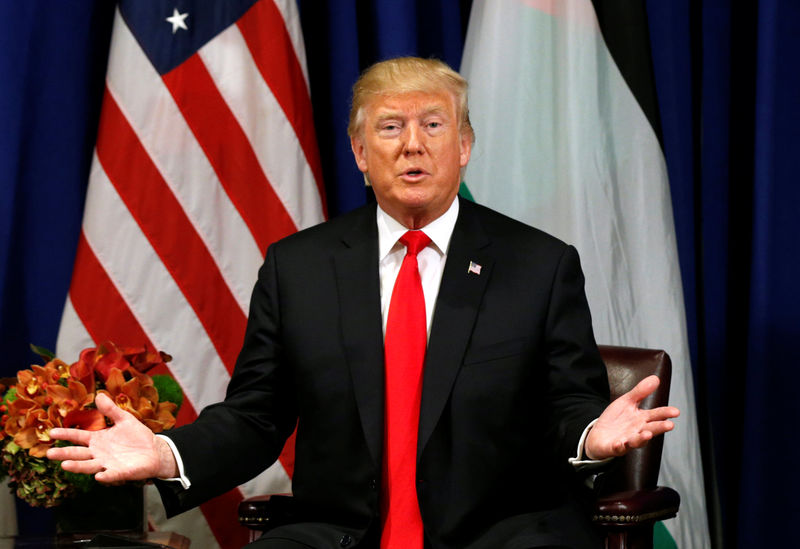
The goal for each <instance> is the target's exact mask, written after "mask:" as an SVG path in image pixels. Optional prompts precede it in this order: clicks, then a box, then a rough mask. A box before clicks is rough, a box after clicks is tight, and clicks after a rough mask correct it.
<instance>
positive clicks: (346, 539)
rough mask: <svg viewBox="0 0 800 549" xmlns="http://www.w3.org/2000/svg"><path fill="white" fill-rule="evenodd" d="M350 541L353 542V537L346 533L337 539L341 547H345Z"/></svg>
mask: <svg viewBox="0 0 800 549" xmlns="http://www.w3.org/2000/svg"><path fill="white" fill-rule="evenodd" d="M351 543H353V538H351V537H350V536H349V535H348V534H345V535H343V536H342V539H340V540H339V545H341V546H342V547H347V546H348V545H350V544H351Z"/></svg>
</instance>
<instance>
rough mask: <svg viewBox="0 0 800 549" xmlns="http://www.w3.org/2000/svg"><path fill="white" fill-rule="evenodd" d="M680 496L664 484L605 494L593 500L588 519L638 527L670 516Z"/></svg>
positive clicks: (677, 505)
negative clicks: (650, 487) (592, 509)
mask: <svg viewBox="0 0 800 549" xmlns="http://www.w3.org/2000/svg"><path fill="white" fill-rule="evenodd" d="M680 503H681V498H680V496H679V495H678V492H676V491H675V490H673V489H672V488H668V487H666V486H658V487H656V488H652V489H646V490H631V491H628V492H616V493H613V494H608V495H605V496H603V497H601V498H598V500H597V501H596V503H595V508H594V512H593V514H592V522H594V523H595V524H599V525H602V526H621V527H624V526H638V525H642V524H646V523H652V522H655V521H658V520H664V519H668V518H672V517H674V516H675V515H676V514H677V513H678V507H680Z"/></svg>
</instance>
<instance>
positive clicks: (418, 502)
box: [48, 58, 678, 549]
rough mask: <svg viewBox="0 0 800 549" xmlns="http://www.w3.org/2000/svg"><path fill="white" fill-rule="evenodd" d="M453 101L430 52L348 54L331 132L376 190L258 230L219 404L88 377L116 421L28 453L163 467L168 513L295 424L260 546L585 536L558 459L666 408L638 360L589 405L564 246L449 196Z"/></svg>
mask: <svg viewBox="0 0 800 549" xmlns="http://www.w3.org/2000/svg"><path fill="white" fill-rule="evenodd" d="M467 112H468V111H467V101H466V82H465V81H464V80H463V79H462V78H461V77H460V76H459V75H458V74H457V73H455V72H454V71H452V70H451V69H450V68H449V67H447V66H446V65H444V64H443V63H441V62H438V61H434V60H423V59H415V58H402V59H394V60H389V61H385V62H382V63H379V64H377V65H375V66H373V67H372V68H370V69H368V70H367V71H366V72H365V73H364V74H363V75H362V77H361V78H360V79H359V81H358V82H357V83H356V84H355V86H354V93H353V107H352V110H351V120H350V126H349V129H348V131H349V133H350V137H351V143H352V149H353V154H354V156H355V160H356V163H357V165H358V167H359V169H360V170H361V171H362V172H363V173H364V175H365V178H366V180H367V181H368V183H370V184H371V185H372V187H373V189H374V191H375V197H376V200H377V206H375V205H370V206H366V207H364V208H361V209H359V210H356V211H355V212H352V213H350V214H347V215H345V216H342V217H340V218H338V219H335V220H333V221H330V222H328V223H325V224H322V225H319V226H316V227H313V228H311V229H308V230H306V231H302V232H300V233H297V234H295V235H292V236H290V237H288V238H286V239H284V240H282V241H280V242H278V243H276V244H274V245H273V246H271V247H270V249H269V250H268V252H267V258H266V261H265V263H264V265H263V267H262V268H261V270H260V272H259V277H258V282H257V283H256V286H255V289H254V291H253V297H252V301H251V308H250V316H249V321H248V327H247V333H246V336H245V341H244V345H243V348H242V351H241V354H240V356H239V359H238V361H237V365H236V370H235V372H234V374H233V376H232V378H231V382H230V385H229V387H228V393H227V397H226V400H225V402H223V403H220V404H217V405H214V406H211V407H209V408H207V409H206V410H204V411H203V412H202V414H201V415H200V417H199V418H198V419H197V421H196V422H195V423H193V424H192V425H190V426H186V427H183V428H179V429H175V430H173V431H171V432H170V433H168V435H167V436H168V437H169V438H168V439H166V438H156V437H154V436H153V435H152V434H151V433H149V431H148V430H147V429H146V428H143V427H142V426H141V425H139V424H138V422H136V420H135V419H133V418H132V417H130V416H128V415H127V414H125V413H124V412H122V411H121V410H119V409H117V408H115V407H114V406H113V405H112V404H111V403H110V401H109V400H108V399H105V398H103V397H98V399H97V405H98V408H99V409H100V410H101V411H102V412H103V413H105V414H106V415H107V416H108V417H109V418H110V419H111V420H112V421H113V422H114V424H115V425H114V427H112V428H111V429H107V430H104V431H98V432H94V433H88V432H82V431H74V430H65V429H54V430H53V431H52V433H51V434H52V436H53V437H54V438H61V439H65V440H70V441H73V442H76V443H78V444H82V445H84V447H80V446H77V447H70V448H57V449H51V450H50V451H49V452H48V457H50V458H52V459H66V460H68V461H65V462H64V463H63V467H64V468H65V469H67V470H71V471H76V472H85V473H97V474H96V478H97V479H98V480H100V481H103V482H115V481H120V480H129V479H135V478H140V479H141V478H151V477H159V478H162V479H169V478H174V477H179V476H180V477H181V483H179V482H176V481H172V482H170V483H160V488H161V492H162V497H163V499H164V503H165V506H166V508H167V511H168V512H169V513H176V512H180V511H181V510H184V509H186V508H189V507H192V506H194V505H197V504H199V503H201V502H202V501H204V500H206V499H208V498H210V497H213V496H214V495H216V494H219V493H221V492H223V491H225V490H228V489H230V488H231V487H233V486H235V485H236V484H239V483H241V482H244V481H246V480H248V479H249V478H251V477H253V476H255V475H256V474H257V473H259V472H260V471H261V470H263V469H264V468H265V467H267V466H268V465H270V464H271V463H272V462H273V461H274V460H275V459H277V457H278V454H279V452H280V450H281V448H282V445H283V443H284V441H285V439H286V437H287V436H288V435H289V434H290V433H291V431H292V429H293V428H294V427H295V424H297V440H296V463H295V474H294V479H293V492H294V501H295V504H296V512H295V516H296V517H297V520H298V522H297V523H294V524H289V525H285V526H281V527H278V528H275V529H273V530H272V531H270V532H268V533H267V534H266V536H265V537H264V538H262V540H260V541H259V542H258V543H260V544H261V546H263V547H269V548H277V547H314V548H320V547H344V546H353V547H356V546H357V547H378V546H380V547H381V548H402V549H406V548H416V549H422V547H423V545H425V546H426V547H431V548H459V549H461V548H473V549H479V548H491V549H494V548H502V547H508V548H512V547H513V548H526V547H594V546H596V545H597V540H596V539H595V537H594V533H593V532H592V529H591V526H590V525H589V524H588V521H587V518H586V516H585V514H584V513H583V512H582V510H581V508H580V505H579V503H578V498H577V497H576V492H577V488H576V486H577V485H578V484H579V482H578V481H579V480H580V478H581V473H580V471H578V470H577V469H576V467H575V466H574V465H571V464H570V463H569V462H570V461H572V462H573V463H578V464H581V463H583V459H584V458H585V459H587V460H602V459H606V458H611V457H613V456H618V455H622V454H624V453H625V452H626V451H627V450H628V449H629V448H632V447H638V446H641V445H643V444H645V443H646V442H647V441H648V440H649V439H650V438H652V436H654V435H658V434H661V433H663V432H665V431H668V430H670V429H672V427H673V424H672V422H671V421H670V418H672V417H676V416H677V415H678V411H677V410H676V409H675V408H671V407H667V408H662V409H658V410H651V411H643V410H640V409H639V408H638V404H639V402H640V401H641V400H642V399H643V398H644V397H645V396H646V395H648V394H649V393H650V392H652V390H653V389H654V388H655V387H656V385H657V384H658V380H657V379H655V378H648V379H646V380H644V381H643V382H642V383H641V384H640V385H639V386H637V388H635V389H634V390H633V391H632V392H631V393H629V394H628V395H625V396H623V397H622V398H620V399H618V400H617V401H615V402H614V403H612V404H611V405H608V402H607V399H608V387H607V381H606V378H605V369H604V367H603V364H602V362H601V360H600V357H599V355H598V352H597V347H596V345H595V342H594V337H593V335H592V330H591V319H590V315H589V310H588V306H587V304H586V299H585V296H584V291H583V276H582V274H581V270H580V265H579V261H578V256H577V253H576V252H575V250H574V249H573V248H572V247H570V246H567V245H566V244H564V243H562V242H560V241H558V240H556V239H555V238H553V237H550V236H548V235H546V234H544V233H542V232H540V231H538V230H536V229H533V228H531V227H527V226H525V225H522V224H520V223H518V222H515V221H513V220H511V219H509V218H506V217H504V216H502V215H500V214H498V213H496V212H493V211H491V210H488V209H486V208H483V207H480V206H477V205H475V204H472V203H469V202H466V201H461V200H459V199H457V198H456V195H457V191H458V187H459V183H460V180H461V171H462V170H463V169H464V168H465V167H466V166H467V163H468V162H469V157H470V153H471V150H472V143H473V140H474V136H473V131H472V128H471V126H470V124H469V118H468V114H467ZM423 361H424V364H423ZM176 458H177V459H176ZM179 462H181V465H180V466H179V465H178V463H179Z"/></svg>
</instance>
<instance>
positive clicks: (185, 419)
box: [69, 232, 197, 425]
mask: <svg viewBox="0 0 800 549" xmlns="http://www.w3.org/2000/svg"><path fill="white" fill-rule="evenodd" d="M69 296H70V299H71V300H72V306H73V308H74V309H75V313H76V314H77V315H78V318H79V319H80V320H81V322H82V323H83V325H84V327H86V331H88V332H89V335H90V336H91V337H92V339H93V340H94V342H95V344H97V343H100V342H102V341H113V342H114V343H117V344H118V345H122V346H137V345H142V344H147V345H148V346H149V347H150V348H151V349H155V348H156V346H155V345H153V342H152V341H150V338H149V337H147V334H146V333H145V332H144V330H142V327H141V325H140V324H139V321H138V320H136V317H134V316H133V313H131V310H130V308H129V307H128V304H127V303H125V300H124V299H123V298H122V296H121V295H120V293H119V291H118V290H117V288H116V286H114V284H113V283H112V282H111V279H110V278H109V277H108V274H107V273H106V271H105V270H104V269H103V266H102V265H101V264H100V262H99V261H98V260H97V257H96V256H95V254H94V252H93V251H92V249H91V247H90V246H89V243H88V242H87V241H86V236H85V235H84V234H83V232H81V235H80V238H79V240H78V252H77V254H76V256H75V267H74V270H73V273H72V283H71V285H70V289H69ZM163 350H164V351H167V352H169V349H163ZM153 373H169V374H171V372H169V371H168V370H167V371H163V372H153ZM196 417H197V413H196V412H195V410H194V407H193V406H192V403H191V402H189V399H188V398H187V399H184V404H183V406H181V409H180V412H179V413H178V425H184V424H185V423H190V422H191V421H194V419H195V418H196Z"/></svg>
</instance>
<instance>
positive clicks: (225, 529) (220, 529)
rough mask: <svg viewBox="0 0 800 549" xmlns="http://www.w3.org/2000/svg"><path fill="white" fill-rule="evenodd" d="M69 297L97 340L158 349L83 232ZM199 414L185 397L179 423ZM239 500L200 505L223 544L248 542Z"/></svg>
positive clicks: (226, 497) (229, 497)
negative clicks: (238, 517)
mask: <svg viewBox="0 0 800 549" xmlns="http://www.w3.org/2000/svg"><path fill="white" fill-rule="evenodd" d="M70 299H71V300H72V305H73V307H74V308H75V312H76V314H77V315H78V318H80V320H81V322H82V323H83V325H84V326H85V327H86V330H87V331H88V332H89V335H90V336H91V337H92V339H93V340H94V341H95V342H100V341H106V340H110V341H114V342H116V343H119V344H121V345H126V344H131V345H134V344H136V345H138V344H141V343H147V344H148V345H150V347H151V348H155V346H154V345H153V343H152V341H150V339H149V338H148V337H147V334H145V332H144V330H142V327H141V326H140V325H139V322H138V321H137V320H136V318H135V317H134V316H133V314H132V313H131V311H130V309H129V307H128V305H127V304H126V303H125V301H124V299H123V298H122V296H121V295H120V294H119V291H118V290H117V288H116V287H115V286H114V284H113V283H112V282H111V279H110V278H109V277H108V275H107V273H106V271H105V270H104V269H103V266H102V265H101V264H100V262H99V261H98V260H97V257H96V256H95V254H94V252H93V251H92V249H91V247H90V246H89V243H88V242H87V241H86V238H85V236H84V234H83V233H81V235H80V239H79V241H78V252H77V255H76V257H75V267H74V271H73V274H72V284H71V286H70ZM165 350H166V351H169V349H165ZM159 373H161V372H159ZM196 417H197V414H196V413H195V410H194V408H193V406H192V403H191V402H189V400H188V399H184V402H183V406H182V407H181V410H180V412H179V414H178V424H179V425H184V424H186V423H190V422H191V421H193V420H194V419H195V418H196ZM240 501H242V495H241V493H240V492H239V490H238V489H234V490H231V491H230V492H228V493H226V494H223V495H222V496H219V497H217V498H214V499H212V500H211V501H209V502H207V503H204V504H203V505H201V506H200V508H201V510H202V512H203V514H204V516H205V518H206V521H207V522H208V524H209V527H210V528H211V531H212V532H213V533H214V537H215V538H216V539H217V541H218V542H219V544H220V545H221V546H222V547H242V546H244V545H245V544H246V543H247V532H246V530H244V529H243V528H240V527H236V526H234V522H233V521H234V520H235V519H234V518H233V517H235V516H236V509H237V508H238V506H239V502H240Z"/></svg>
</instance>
